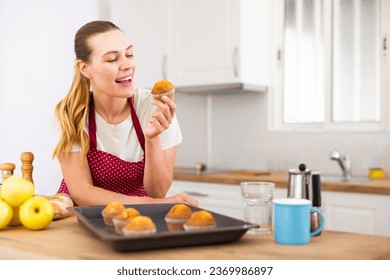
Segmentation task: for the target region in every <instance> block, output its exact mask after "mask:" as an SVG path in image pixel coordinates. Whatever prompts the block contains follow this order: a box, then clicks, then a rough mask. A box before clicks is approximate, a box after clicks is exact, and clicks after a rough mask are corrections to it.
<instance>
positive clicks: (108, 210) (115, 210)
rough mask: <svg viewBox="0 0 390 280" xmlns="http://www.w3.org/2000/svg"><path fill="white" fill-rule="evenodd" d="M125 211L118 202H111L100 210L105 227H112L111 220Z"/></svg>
mask: <svg viewBox="0 0 390 280" xmlns="http://www.w3.org/2000/svg"><path fill="white" fill-rule="evenodd" d="M123 210H125V206H123V205H122V204H120V203H119V202H116V201H112V202H110V203H108V204H107V206H106V207H105V208H104V209H103V210H102V216H103V221H104V223H105V224H106V225H107V226H111V227H112V226H114V222H113V219H114V218H115V217H116V216H117V215H119V213H120V212H122V211H123Z"/></svg>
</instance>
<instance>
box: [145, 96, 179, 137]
mask: <svg viewBox="0 0 390 280" xmlns="http://www.w3.org/2000/svg"><path fill="white" fill-rule="evenodd" d="M161 99H162V100H161V101H160V100H153V101H152V102H151V103H152V104H153V105H155V106H156V110H155V112H154V113H153V115H152V117H151V118H150V120H149V122H148V125H147V127H146V129H145V132H144V133H145V137H149V138H154V137H156V136H158V135H159V134H161V133H162V132H164V131H165V130H167V129H168V127H169V125H170V124H171V122H172V119H173V116H174V115H175V112H176V104H175V102H173V100H171V99H170V98H168V97H166V96H162V98H161Z"/></svg>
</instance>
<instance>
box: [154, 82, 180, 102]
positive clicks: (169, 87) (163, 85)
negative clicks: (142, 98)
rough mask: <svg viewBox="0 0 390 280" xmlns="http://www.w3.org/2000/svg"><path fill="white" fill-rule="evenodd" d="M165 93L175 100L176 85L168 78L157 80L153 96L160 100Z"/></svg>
mask: <svg viewBox="0 0 390 280" xmlns="http://www.w3.org/2000/svg"><path fill="white" fill-rule="evenodd" d="M164 95H165V96H168V97H169V98H170V99H172V100H173V99H174V97H175V87H174V86H173V84H172V83H171V82H170V81H168V80H160V81H157V82H156V83H155V84H154V86H153V89H152V96H153V98H154V99H157V100H160V99H161V97H162V96H164Z"/></svg>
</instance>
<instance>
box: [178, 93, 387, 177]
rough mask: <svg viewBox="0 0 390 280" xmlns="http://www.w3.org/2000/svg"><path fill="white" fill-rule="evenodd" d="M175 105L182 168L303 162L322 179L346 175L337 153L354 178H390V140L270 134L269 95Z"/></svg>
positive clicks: (276, 166) (182, 98)
mask: <svg viewBox="0 0 390 280" xmlns="http://www.w3.org/2000/svg"><path fill="white" fill-rule="evenodd" d="M176 102H177V104H178V112H177V114H178V118H179V123H180V126H181V129H182V133H183V136H184V140H183V143H182V144H181V145H180V146H179V148H178V154H177V160H176V165H177V166H193V165H194V164H195V162H203V163H206V164H207V165H208V166H209V167H214V168H226V169H257V170H270V171H283V170H287V169H289V168H296V167H297V166H298V164H299V163H301V162H304V163H306V164H307V166H308V167H309V168H310V169H316V170H320V171H321V172H322V173H323V174H341V169H340V167H339V166H338V164H337V162H335V161H332V160H330V157H329V155H330V152H331V150H332V149H334V148H337V149H338V150H339V151H340V152H342V153H345V154H347V155H349V156H350V158H351V162H352V175H355V176H366V175H367V174H368V169H369V168H370V167H382V168H384V169H385V172H386V175H387V176H389V175H390V160H389V159H390V135H389V134H386V133H378V132H376V133H367V132H366V133H345V132H344V133H326V134H325V133H302V132H301V133H293V132H288V133H287V132H270V131H268V129H267V123H268V120H267V110H268V108H267V93H260V94H259V93H250V94H227V95H211V96H209V97H208V96H207V95H186V94H182V95H177V96H176ZM207 120H209V121H210V123H209V124H208V123H207Z"/></svg>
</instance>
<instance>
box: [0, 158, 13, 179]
mask: <svg viewBox="0 0 390 280" xmlns="http://www.w3.org/2000/svg"><path fill="white" fill-rule="evenodd" d="M15 167H16V166H15V164H13V163H10V162H4V163H2V164H0V171H1V178H2V180H3V181H2V182H3V183H4V181H5V179H7V178H8V177H9V176H12V175H14V170H15Z"/></svg>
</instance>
